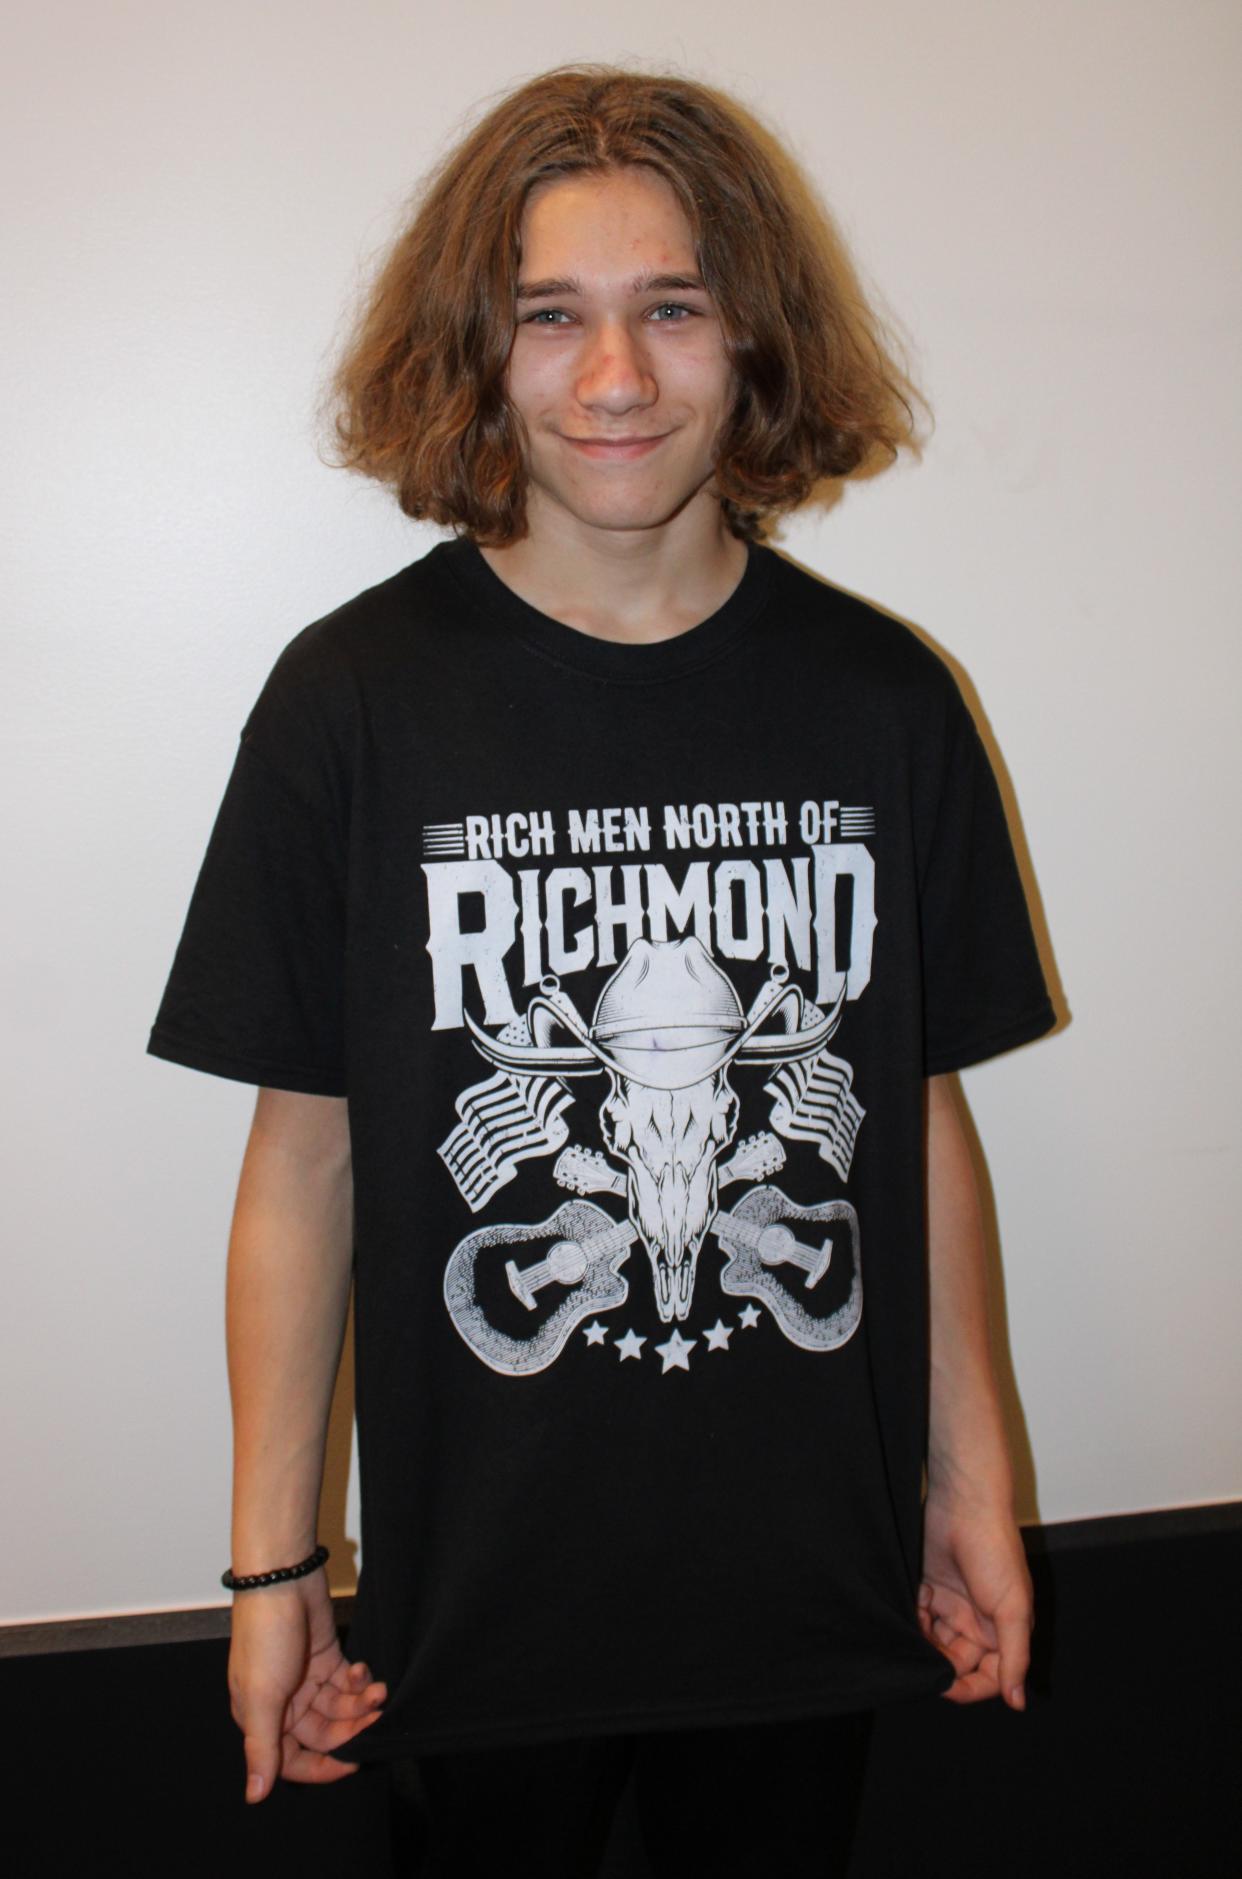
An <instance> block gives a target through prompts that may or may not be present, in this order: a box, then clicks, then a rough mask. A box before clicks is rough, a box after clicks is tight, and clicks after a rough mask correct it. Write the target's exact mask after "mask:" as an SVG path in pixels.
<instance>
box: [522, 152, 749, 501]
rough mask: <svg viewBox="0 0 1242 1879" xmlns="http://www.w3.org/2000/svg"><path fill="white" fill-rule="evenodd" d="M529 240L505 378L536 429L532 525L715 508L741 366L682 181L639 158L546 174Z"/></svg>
mask: <svg viewBox="0 0 1242 1879" xmlns="http://www.w3.org/2000/svg"><path fill="white" fill-rule="evenodd" d="M521 243H522V262H521V270H520V272H521V278H520V280H519V282H518V298H517V304H516V308H515V318H516V327H515V331H514V338H513V348H512V351H511V353H510V355H509V364H508V376H507V381H506V383H507V389H508V393H509V398H510V400H511V402H512V403H513V405H514V406H515V407H516V409H517V410H518V411H519V412H520V414H521V416H522V417H523V419H524V420H525V423H526V428H527V431H528V433H529V454H528V457H527V469H528V473H529V489H528V517H529V522H530V528H531V534H532V536H536V537H537V536H538V534H539V532H540V530H541V528H542V527H546V526H548V525H549V524H551V525H552V526H554V527H555V526H556V525H558V524H563V523H565V522H566V521H567V520H569V518H571V517H572V518H574V519H576V521H577V522H578V523H580V524H585V525H586V526H587V527H588V528H590V529H604V530H610V531H612V530H632V529H651V528H658V527H660V526H661V525H662V524H663V523H665V522H668V521H669V520H670V519H671V518H672V517H673V516H674V515H677V514H678V513H680V512H681V511H682V510H683V509H684V508H685V506H686V505H687V504H688V503H691V502H696V501H697V502H703V503H711V504H712V505H713V506H714V505H715V503H716V497H715V495H714V493H713V492H712V490H711V489H710V488H709V487H708V486H709V484H710V483H711V480H712V469H713V463H714V444H715V439H716V436H717V433H718V431H719V429H720V427H721V424H722V422H723V421H724V419H725V418H726V417H727V415H728V412H729V410H730V407H731V404H732V399H733V388H734V376H733V371H732V367H731V364H730V362H729V360H728V358H727V356H726V353H725V346H724V336H723V333H722V331H721V327H720V322H719V320H718V318H717V316H716V312H715V308H714V305H713V303H712V300H711V298H710V296H709V295H708V293H707V291H706V289H705V288H703V287H702V286H695V285H693V282H694V281H696V280H697V279H698V267H697V264H696V261H695V255H694V240H693V237H692V235H691V231H690V225H689V223H688V221H687V220H686V217H685V215H684V214H683V212H682V209H681V206H680V204H679V203H678V201H677V198H676V196H675V195H674V194H673V191H672V189H671V188H670V187H669V185H668V184H667V183H666V182H665V181H664V179H663V177H661V176H657V175H656V174H655V172H654V171H651V170H647V169H642V168H628V169H624V170H619V171H614V172H611V173H610V174H609V175H607V176H603V177H598V176H590V177H565V178H563V179H562V178H558V179H556V180H555V181H551V182H546V183H540V184H537V185H536V187H535V188H534V189H533V190H532V191H531V193H530V195H529V196H528V198H527V201H526V208H525V213H524V215H523V218H522V233H521ZM636 283H637V291H636V290H635V289H636ZM551 511H559V513H556V514H553V513H552V512H551Z"/></svg>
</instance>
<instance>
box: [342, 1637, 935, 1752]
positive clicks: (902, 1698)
mask: <svg viewBox="0 0 1242 1879" xmlns="http://www.w3.org/2000/svg"><path fill="white" fill-rule="evenodd" d="M954 1674H955V1673H954V1670H953V1666H952V1664H950V1663H949V1662H948V1660H947V1659H946V1660H945V1665H944V1669H943V1671H942V1672H941V1673H939V1674H938V1676H937V1678H936V1680H935V1681H929V1683H928V1685H927V1687H926V1688H925V1689H917V1688H916V1689H909V1690H900V1691H893V1692H891V1693H890V1694H888V1695H886V1696H880V1697H877V1695H876V1693H875V1689H874V1686H870V1687H868V1688H862V1687H860V1688H858V1689H857V1690H852V1691H841V1690H836V1691H834V1692H833V1693H832V1694H831V1695H829V1694H827V1693H825V1694H824V1695H823V1696H821V1697H803V1698H798V1699H793V1698H790V1699H788V1700H785V1701H779V1702H773V1703H722V1704H719V1705H704V1704H702V1703H695V1704H688V1705H683V1706H682V1707H680V1708H676V1709H651V1708H647V1707H644V1708H641V1709H635V1710H617V1709H608V1710H588V1711H585V1712H581V1713H579V1714H577V1715H572V1716H563V1717H560V1718H559V1719H557V1720H548V1721H545V1722H537V1721H526V1722H521V1721H517V1720H514V1721H512V1722H508V1723H494V1724H492V1725H491V1726H490V1727H480V1726H479V1725H477V1724H474V1725H464V1726H462V1727H461V1728H457V1729H435V1728H431V1729H403V1730H399V1731H398V1732H397V1733H396V1734H394V1735H392V1736H389V1737H387V1738H386V1739H385V1740H384V1741H382V1742H381V1743H380V1744H379V1745H378V1747H375V1746H374V1745H373V1744H371V1743H369V1742H368V1741H367V1739H366V1737H367V1732H366V1731H365V1730H364V1731H363V1733H362V1736H361V1737H358V1736H355V1737H354V1738H353V1739H352V1740H351V1741H349V1742H343V1743H341V1745H340V1747H339V1748H335V1749H329V1750H328V1751H327V1753H328V1754H329V1755H331V1756H332V1757H333V1759H334V1760H336V1761H345V1762H382V1761H395V1760H398V1759H400V1758H403V1757H405V1756H407V1755H427V1754H440V1753H445V1754H451V1753H453V1752H454V1751H456V1750H459V1749H461V1750H470V1749H476V1748H477V1749H491V1748H508V1747H521V1746H524V1745H530V1746H532V1747H533V1746H535V1745H537V1744H539V1743H543V1742H560V1741H566V1740H570V1739H577V1738H579V1737H583V1736H602V1735H633V1734H641V1733H646V1732H648V1731H658V1730H665V1729H668V1730H673V1729H700V1728H702V1729H710V1728H713V1727H718V1728H729V1727H730V1726H732V1725H737V1726H745V1725H746V1724H747V1723H763V1722H802V1721H811V1720H813V1719H814V1718H815V1717H817V1716H843V1715H849V1714H852V1713H853V1712H854V1711H855V1710H863V1709H866V1710H870V1709H877V1708H888V1707H889V1706H890V1705H892V1704H895V1703H902V1702H917V1701H919V1700H920V1699H921V1698H925V1697H928V1696H937V1695H939V1694H941V1693H942V1692H943V1691H944V1690H947V1689H948V1688H949V1686H950V1684H951V1683H952V1682H953V1679H954Z"/></svg>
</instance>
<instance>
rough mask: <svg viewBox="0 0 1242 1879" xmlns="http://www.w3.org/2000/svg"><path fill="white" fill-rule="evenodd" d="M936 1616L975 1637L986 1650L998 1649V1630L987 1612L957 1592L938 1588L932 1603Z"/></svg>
mask: <svg viewBox="0 0 1242 1879" xmlns="http://www.w3.org/2000/svg"><path fill="white" fill-rule="evenodd" d="M931 1610H932V1613H933V1615H934V1616H935V1617H937V1618H941V1619H944V1620H945V1622H946V1623H948V1624H950V1625H951V1626H952V1627H953V1629H954V1631H957V1632H960V1633H961V1635H962V1636H963V1637H965V1638H974V1639H975V1641H976V1642H977V1643H978V1644H979V1645H980V1646H981V1647H982V1648H983V1649H984V1650H995V1649H996V1631H995V1628H994V1626H993V1624H992V1620H991V1619H990V1618H989V1617H988V1615H987V1613H986V1612H981V1611H980V1610H979V1608H978V1606H977V1605H974V1604H972V1602H971V1601H970V1599H968V1598H963V1597H962V1596H961V1595H960V1594H959V1593H957V1592H948V1591H944V1590H942V1589H940V1588H937V1590H936V1592H935V1594H934V1596H933V1598H932V1603H931Z"/></svg>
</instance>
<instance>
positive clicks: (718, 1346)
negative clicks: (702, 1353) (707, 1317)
mask: <svg viewBox="0 0 1242 1879" xmlns="http://www.w3.org/2000/svg"><path fill="white" fill-rule="evenodd" d="M732 1336H733V1326H732V1325H728V1326H726V1325H723V1324H722V1323H721V1322H720V1320H719V1318H717V1320H716V1322H715V1324H714V1325H713V1326H712V1328H711V1330H710V1331H704V1333H703V1339H704V1342H705V1343H706V1345H707V1348H708V1350H709V1351H727V1350H728V1348H729V1339H730V1338H731V1337H732Z"/></svg>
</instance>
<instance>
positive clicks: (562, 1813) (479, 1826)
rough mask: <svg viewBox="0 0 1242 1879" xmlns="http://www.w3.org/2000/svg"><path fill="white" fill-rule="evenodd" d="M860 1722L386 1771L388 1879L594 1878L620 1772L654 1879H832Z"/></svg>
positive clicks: (467, 1756) (455, 1759) (594, 1744)
mask: <svg viewBox="0 0 1242 1879" xmlns="http://www.w3.org/2000/svg"><path fill="white" fill-rule="evenodd" d="M871 1724H872V1712H871V1711H870V1710H864V1711H858V1712H856V1713H854V1714H852V1715H848V1716H834V1717H817V1718H815V1719H814V1720H812V1721H810V1722H792V1723H788V1722H783V1723H755V1724H750V1725H747V1726H746V1727H742V1728H718V1729H717V1728H713V1729H691V1730H658V1731H653V1732H651V1733H649V1734H644V1735H614V1736H597V1737H588V1738H586V1739H585V1740H575V1741H568V1742H555V1743H549V1744H540V1745H538V1746H535V1747H524V1748H507V1749H488V1750H482V1751H471V1752H468V1753H460V1754H451V1755H423V1756H420V1757H418V1758H417V1759H416V1760H410V1761H397V1762H394V1763H392V1764H391V1765H390V1772H391V1779H392V1788H391V1792H392V1801H393V1846H394V1855H395V1863H394V1872H395V1874H396V1875H397V1879H482V1876H483V1875H487V1879H535V1875H538V1876H539V1879H595V1875H596V1874H597V1873H598V1871H599V1865H600V1860H601V1858H602V1856H603V1852H604V1848H605V1845H606V1842H607V1840H608V1835H609V1830H610V1827H611V1823H612V1818H613V1814H614V1812H615V1810H616V1806H617V1801H618V1799H619V1797H620V1794H621V1790H622V1788H623V1787H624V1785H625V1782H626V1780H627V1778H628V1777H630V1776H631V1775H632V1778H633V1782H634V1803H635V1810H636V1813H637V1817H638V1821H639V1825H640V1827H641V1830H642V1839H643V1844H644V1847H645V1850H646V1858H647V1866H648V1868H649V1870H650V1872H651V1873H653V1874H655V1875H656V1879H699V1875H702V1879H730V1876H731V1875H733V1874H737V1875H738V1876H739V1879H740V1876H741V1875H742V1874H745V1875H746V1876H747V1879H758V1876H760V1875H761V1876H762V1879H812V1876H813V1879H841V1876H842V1875H844V1874H845V1872H846V1869H847V1864H848V1860H849V1848H850V1842H851V1840H852V1838H853V1833H854V1824H855V1821H856V1818H857V1814H858V1807H859V1801H860V1798H861V1792H862V1781H863V1775H864V1772H865V1769H866V1761H867V1749H868V1745H869V1742H870V1737H871ZM610 1870H612V1868H611V1865H610ZM644 1870H645V1869H644V1868H642V1867H636V1869H635V1875H634V1879H639V1876H640V1874H641V1873H642V1872H643V1871H644ZM627 1879H628V1875H627Z"/></svg>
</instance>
